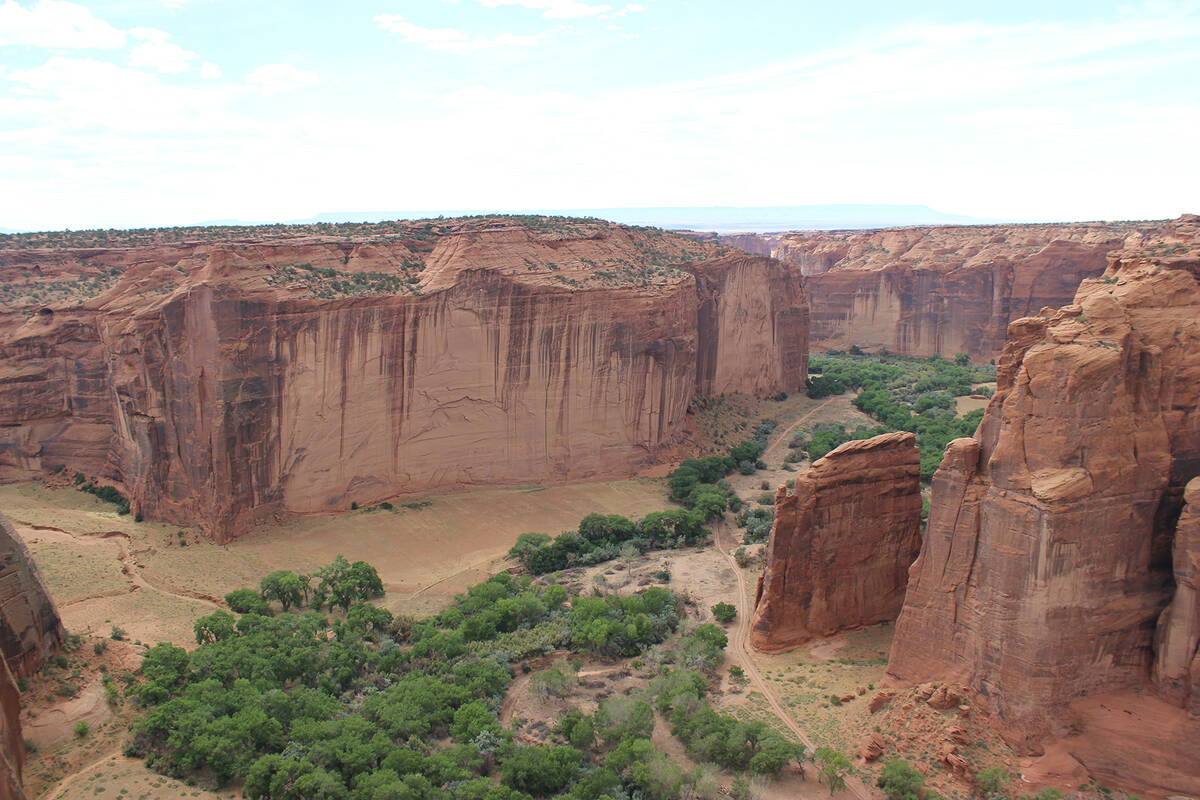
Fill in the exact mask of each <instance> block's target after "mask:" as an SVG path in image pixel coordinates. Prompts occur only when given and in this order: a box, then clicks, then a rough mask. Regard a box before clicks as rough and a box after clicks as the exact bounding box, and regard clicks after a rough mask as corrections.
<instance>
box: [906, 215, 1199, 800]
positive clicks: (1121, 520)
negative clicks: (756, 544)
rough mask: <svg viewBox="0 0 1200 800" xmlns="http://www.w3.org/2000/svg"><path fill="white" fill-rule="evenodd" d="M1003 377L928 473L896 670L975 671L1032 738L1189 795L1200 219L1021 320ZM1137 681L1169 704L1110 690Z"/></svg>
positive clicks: (1127, 782) (1008, 728)
mask: <svg viewBox="0 0 1200 800" xmlns="http://www.w3.org/2000/svg"><path fill="white" fill-rule="evenodd" d="M997 372H998V388H997V392H996V395H995V397H994V398H993V400H992V402H991V404H990V405H989V406H988V409H987V412H986V415H985V417H984V420H983V423H982V424H981V426H980V428H979V431H978V433H977V434H976V438H975V439H959V440H957V441H955V442H952V443H951V444H950V446H949V447H948V448H947V452H946V457H945V460H944V461H943V463H942V466H941V468H940V469H939V470H938V472H937V474H936V475H935V476H934V480H933V487H932V492H933V493H932V506H931V509H930V514H929V524H928V529H927V532H926V536H925V540H924V543H923V546H922V549H921V554H920V557H919V558H918V559H917V561H916V563H915V564H914V565H913V568H912V572H911V575H910V579H909V586H908V593H907V597H906V599H905V603H904V609H903V611H902V613H901V615H900V618H899V620H898V621H897V625H896V638H895V642H894V644H893V649H892V654H891V659H890V662H889V666H888V673H889V675H890V676H891V678H892V679H893V680H895V681H897V682H901V683H917V682H921V681H926V680H955V681H959V682H962V683H964V684H966V685H967V686H969V687H970V689H971V690H972V692H973V693H974V695H975V697H974V703H975V704H976V705H978V706H980V707H982V708H983V709H985V710H987V711H990V712H991V714H992V718H993V720H994V721H995V723H996V724H997V725H998V726H999V727H1000V728H1001V730H1002V731H1004V732H1005V734H1006V736H1007V737H1008V738H1009V739H1010V741H1012V742H1013V743H1014V744H1016V745H1017V746H1018V747H1019V748H1021V749H1023V750H1026V751H1033V752H1037V751H1038V750H1039V745H1038V744H1037V742H1038V741H1039V740H1041V739H1043V738H1044V737H1045V736H1047V735H1051V734H1053V735H1065V734H1068V733H1077V734H1079V735H1077V736H1075V737H1074V738H1071V739H1068V740H1067V742H1068V744H1069V746H1070V748H1071V752H1072V753H1073V755H1074V756H1075V757H1076V758H1078V760H1080V761H1081V762H1083V764H1084V765H1085V766H1086V767H1087V768H1088V769H1089V770H1090V771H1092V773H1093V776H1099V777H1100V778H1104V779H1106V780H1108V781H1112V782H1113V783H1115V784H1116V785H1120V786H1124V787H1127V788H1130V789H1131V790H1135V791H1138V792H1139V793H1147V794H1153V795H1164V794H1170V793H1182V794H1192V795H1196V794H1197V793H1200V718H1198V717H1197V714H1196V711H1197V709H1196V707H1195V706H1194V704H1193V703H1191V702H1190V700H1189V696H1190V689H1189V688H1188V684H1190V683H1192V681H1193V680H1194V678H1193V677H1192V676H1193V675H1194V673H1193V672H1192V671H1191V670H1192V665H1194V664H1195V659H1196V654H1195V649H1194V648H1195V646H1196V633H1197V631H1196V624H1195V618H1196V616H1195V615H1196V608H1195V602H1196V599H1195V577H1194V576H1195V569H1194V564H1195V557H1196V556H1195V552H1196V551H1195V541H1194V540H1195V536H1196V534H1195V527H1196V523H1195V518H1194V516H1193V514H1194V512H1193V511H1192V510H1191V509H1190V508H1189V509H1188V510H1187V511H1184V513H1183V514H1182V516H1181V514H1180V512H1181V508H1182V505H1183V497H1184V487H1185V486H1186V485H1187V484H1188V482H1189V481H1191V480H1192V479H1193V478H1195V477H1196V476H1197V475H1200V218H1197V217H1185V218H1181V219H1180V220H1177V221H1174V222H1171V223H1165V224H1162V225H1160V226H1158V227H1157V228H1156V229H1154V230H1153V231H1151V232H1149V233H1147V234H1146V235H1145V236H1139V237H1137V239H1136V241H1133V242H1131V243H1130V245H1129V246H1127V247H1126V248H1125V249H1123V250H1120V251H1117V252H1115V253H1113V254H1111V256H1110V261H1109V266H1108V269H1107V271H1106V273H1105V274H1104V276H1103V278H1096V279H1090V280H1085V281H1084V282H1083V284H1082V285H1081V286H1080V288H1079V291H1078V293H1077V295H1076V298H1075V303H1074V304H1072V305H1070V306H1066V307H1064V308H1062V309H1060V310H1058V311H1053V312H1052V311H1050V310H1047V311H1046V312H1045V313H1044V314H1043V315H1042V316H1039V317H1033V318H1026V319H1020V320H1017V321H1016V322H1014V323H1013V324H1012V325H1011V326H1010V329H1009V341H1008V344H1007V345H1006V346H1005V349H1004V352H1003V355H1002V356H1001V358H1000V359H999V362H998V370H997ZM1194 497H1195V489H1194V487H1193V489H1192V491H1191V492H1190V493H1189V499H1194ZM1173 557H1174V561H1175V566H1174V568H1173V567H1172V559H1173ZM1168 608H1169V610H1168V611H1166V613H1164V609H1168ZM1156 628H1157V630H1158V636H1157V638H1156ZM1189 648H1191V649H1192V652H1190V653H1189V652H1187V651H1188V649H1189ZM1156 677H1157V680H1155V678H1156ZM1142 686H1151V687H1157V692H1158V693H1159V695H1160V696H1161V698H1163V699H1165V700H1166V701H1167V702H1166V703H1164V702H1162V700H1159V699H1155V698H1153V697H1148V696H1147V697H1145V698H1144V699H1143V700H1139V702H1138V708H1139V713H1141V712H1144V716H1143V717H1142V718H1139V717H1138V716H1137V714H1136V713H1135V712H1132V711H1131V712H1130V715H1125V714H1122V713H1117V712H1112V713H1109V711H1111V709H1113V708H1117V707H1118V706H1119V703H1117V702H1115V701H1114V702H1110V703H1105V702H1103V700H1102V699H1097V696H1104V694H1105V693H1112V692H1118V691H1120V690H1126V689H1131V688H1133V687H1142ZM1147 694H1149V693H1147ZM1185 706H1186V708H1185ZM1172 708H1173V709H1174V710H1173V711H1172V710H1171V709H1172ZM1080 732H1081V733H1080ZM1117 737H1119V738H1117ZM1164 766H1165V767H1166V768H1165V769H1164Z"/></svg>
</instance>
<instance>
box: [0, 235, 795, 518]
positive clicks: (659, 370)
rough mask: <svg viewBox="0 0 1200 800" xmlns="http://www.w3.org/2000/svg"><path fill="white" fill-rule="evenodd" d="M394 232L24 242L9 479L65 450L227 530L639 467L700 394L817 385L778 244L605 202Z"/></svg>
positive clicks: (18, 271) (18, 273)
mask: <svg viewBox="0 0 1200 800" xmlns="http://www.w3.org/2000/svg"><path fill="white" fill-rule="evenodd" d="M285 230H286V229H285ZM372 230H373V229H368V230H367V231H366V232H365V233H363V232H361V231H360V234H359V235H356V236H353V237H349V238H332V237H328V236H304V237H295V238H291V239H289V238H286V237H285V236H282V235H274V236H273V237H272V238H264V239H248V238H237V237H233V236H229V237H228V238H226V239H224V240H217V241H196V242H179V243H166V244H164V243H157V244H147V245H145V246H143V247H133V248H120V247H116V248H90V249H78V248H75V249H72V248H66V249H58V250H55V249H49V248H42V249H25V250H9V251H0V277H3V276H8V277H9V278H10V279H11V280H10V284H9V287H10V288H8V289H6V290H5V291H6V292H7V294H6V295H5V297H4V298H0V299H6V300H7V304H6V305H5V306H4V309H5V310H4V311H3V312H2V314H0V479H5V480H17V479H23V478H28V477H30V476H32V475H36V474H38V473H41V472H43V471H45V470H47V469H50V468H53V467H55V466H57V465H59V464H64V465H66V467H67V468H68V469H72V470H79V471H82V472H84V473H86V474H88V475H97V476H100V477H102V478H105V479H108V480H110V481H113V482H115V483H116V484H118V485H119V486H121V487H122V488H123V489H124V490H125V491H126V492H127V494H128V495H129V496H130V499H131V502H132V505H133V507H134V510H135V511H137V512H141V513H143V514H145V515H146V516H148V517H154V518H158V519H165V520H170V521H173V522H177V523H180V524H190V523H199V524H201V525H203V526H204V527H205V528H206V529H207V530H208V531H209V532H210V533H211V534H212V535H214V536H216V537H217V538H218V539H224V538H228V537H231V536H234V535H236V534H237V533H238V532H239V531H240V529H241V528H242V526H244V525H245V524H247V523H250V522H252V521H253V520H255V519H258V518H261V517H262V516H263V515H266V514H270V513H273V512H276V511H279V510H287V511H294V512H320V511H330V510H337V509H344V508H346V507H348V506H349V505H350V503H351V502H358V503H360V504H370V503H374V502H378V501H379V500H382V499H385V498H388V497H391V496H394V495H396V494H399V493H404V492H418V491H425V490H431V489H437V488H441V487H450V486H460V485H472V484H497V483H506V482H529V481H550V480H566V479H580V478H589V477H598V476H610V475H621V474H629V473H630V472H631V471H634V470H636V469H637V468H638V467H639V466H641V465H644V464H646V463H650V462H653V461H654V460H656V459H659V458H662V457H663V456H664V455H666V454H668V453H670V452H671V450H672V448H673V447H674V446H675V445H676V444H677V442H678V439H679V436H680V433H681V429H682V426H683V422H684V417H685V414H686V413H687V409H688V404H689V401H690V399H691V398H692V397H693V396H694V395H696V394H698V393H700V394H720V393H724V392H735V391H737V392H746V393H756V394H772V393H775V392H778V391H781V390H784V391H794V390H796V389H797V388H798V387H800V386H802V385H803V383H804V379H805V375H806V370H807V357H808V356H807V351H808V348H807V341H806V331H807V305H806V303H805V299H804V294H803V290H802V288H801V285H800V281H799V280H798V278H797V277H796V276H795V274H794V273H793V272H792V271H791V270H789V269H787V268H786V267H785V266H784V265H782V264H780V263H779V262H777V261H774V260H772V259H769V258H762V257H750V256H745V255H741V254H736V253H733V252H730V251H726V250H725V249H724V248H721V247H719V246H716V245H712V244H707V243H700V242H695V241H691V240H688V239H685V238H683V237H680V236H675V235H672V234H666V233H663V232H661V231H656V230H652V229H635V228H627V227H622V226H618V225H612V224H608V223H603V222H598V221H566V220H535V221H532V222H531V221H524V222H523V223H522V224H515V223H514V222H512V221H511V220H504V219H486V218H485V219H470V220H447V221H434V222H428V223H409V224H391V225H390V226H389V227H388V232H387V233H386V234H385V233H374V234H373V233H372V232H371V231H372ZM13 287H15V288H13Z"/></svg>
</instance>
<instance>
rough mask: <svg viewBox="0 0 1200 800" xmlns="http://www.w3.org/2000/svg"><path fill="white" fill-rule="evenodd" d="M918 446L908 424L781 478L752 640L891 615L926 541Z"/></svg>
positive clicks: (775, 646)
mask: <svg viewBox="0 0 1200 800" xmlns="http://www.w3.org/2000/svg"><path fill="white" fill-rule="evenodd" d="M920 473H921V456H920V452H919V451H918V450H917V445H916V437H915V436H914V435H913V434H911V433H906V432H901V433H885V434H882V435H879V436H875V437H873V438H870V439H861V440H857V441H850V442H846V443H845V444H843V445H841V446H840V447H838V448H836V449H835V450H833V451H832V452H830V453H828V454H827V455H826V456H825V457H824V458H821V459H818V460H817V461H816V462H814V463H813V465H812V468H811V469H810V470H809V471H808V472H806V473H804V474H803V475H801V476H800V477H798V478H797V479H796V483H795V488H794V491H792V492H791V493H789V492H788V490H787V489H786V488H785V487H782V486H781V487H780V488H779V490H778V492H777V493H776V496H775V525H774V528H773V529H772V530H771V535H770V539H769V541H768V545H767V555H766V558H767V563H766V569H765V570H764V572H763V574H762V576H761V577H760V578H759V584H758V591H757V600H756V602H755V610H754V619H753V620H752V622H751V630H750V644H751V645H752V646H753V647H754V648H755V649H757V650H760V651H763V652H768V653H771V652H781V651H784V650H789V649H792V648H794V647H797V646H798V645H800V644H803V643H804V642H807V641H809V640H811V639H813V638H817V637H824V636H832V635H834V634H836V633H838V632H840V631H844V630H851V629H854V628H859V627H863V626H866V625H871V624H874V623H876V622H882V621H884V620H893V619H895V618H896V615H897V614H898V613H899V611H900V605H901V603H902V602H903V601H904V588H905V585H906V584H907V581H908V567H909V565H910V564H911V563H912V561H913V559H914V558H915V557H916V555H917V551H918V549H919V548H920V546H921V486H920Z"/></svg>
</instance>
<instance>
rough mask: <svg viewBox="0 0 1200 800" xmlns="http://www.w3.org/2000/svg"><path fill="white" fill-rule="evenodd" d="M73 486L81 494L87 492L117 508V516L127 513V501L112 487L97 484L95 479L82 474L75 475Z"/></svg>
mask: <svg viewBox="0 0 1200 800" xmlns="http://www.w3.org/2000/svg"><path fill="white" fill-rule="evenodd" d="M75 486H76V487H78V489H79V491H81V492H87V493H88V494H90V495H93V496H95V497H96V498H98V499H100V500H103V501H104V502H106V503H112V504H113V505H115V506H116V507H117V513H118V514H120V515H122V516H124V515H125V514H128V513H129V500H128V499H127V498H126V497H125V495H123V494H121V493H120V492H119V491H117V490H116V489H115V488H113V487H112V486H103V485H100V484H97V483H96V479H95V478H88V477H86V476H84V474H83V473H82V472H76V473H75Z"/></svg>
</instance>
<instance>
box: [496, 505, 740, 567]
mask: <svg viewBox="0 0 1200 800" xmlns="http://www.w3.org/2000/svg"><path fill="white" fill-rule="evenodd" d="M722 503H724V498H722ZM704 521H705V520H704V517H703V516H702V514H701V513H700V512H699V511H683V510H674V511H656V512H654V513H652V514H647V515H646V516H645V517H643V518H642V519H640V520H637V521H636V522H635V521H634V520H630V519H628V518H626V517H622V516H620V515H619V514H607V515H605V514H588V515H587V516H586V517H584V518H583V519H582V520H580V522H579V527H578V529H576V530H573V531H567V532H565V533H563V534H560V535H559V536H556V537H554V539H551V538H550V536H548V535H547V534H544V533H523V534H521V535H520V536H519V537H517V543H516V544H515V545H513V547H512V549H511V550H509V552H508V555H509V557H510V558H515V559H517V560H518V561H520V562H521V564H522V565H523V566H524V567H525V568H526V569H527V570H529V571H530V572H532V573H533V574H534V575H543V574H545V573H547V572H557V571H559V570H562V569H567V568H570V567H577V566H587V565H589V564H599V563H601V562H604V561H609V560H611V559H614V558H617V557H618V556H620V555H621V554H622V551H623V550H625V549H626V548H630V550H629V552H638V553H645V552H647V551H649V550H668V549H674V548H681V547H694V546H696V545H698V544H702V543H703V542H705V541H707V540H708V537H709V536H710V534H711V531H709V530H708V528H705V527H704Z"/></svg>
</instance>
